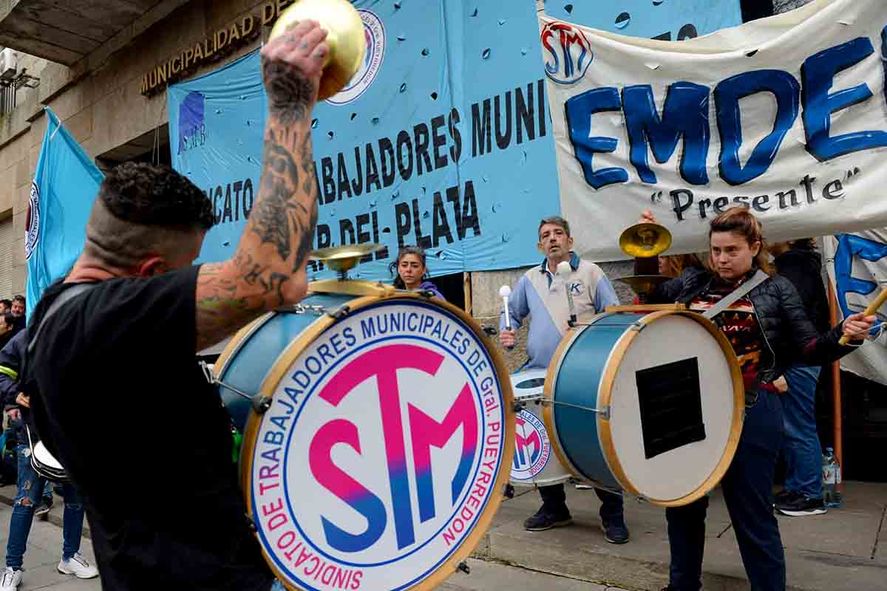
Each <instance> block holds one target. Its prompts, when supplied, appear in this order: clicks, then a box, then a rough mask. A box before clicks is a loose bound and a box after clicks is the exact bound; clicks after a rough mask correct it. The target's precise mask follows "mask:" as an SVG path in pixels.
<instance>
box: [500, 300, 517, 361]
mask: <svg viewBox="0 0 887 591" xmlns="http://www.w3.org/2000/svg"><path fill="white" fill-rule="evenodd" d="M499 297H500V298H502V308H504V310H505V330H511V310H509V309H508V298H510V297H511V288H510V287H508V286H507V285H503V286H502V287H500V288H499ZM506 349H508V350H509V351H510V350H512V349H514V347H506Z"/></svg>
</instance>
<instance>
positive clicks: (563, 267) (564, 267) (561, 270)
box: [557, 261, 576, 326]
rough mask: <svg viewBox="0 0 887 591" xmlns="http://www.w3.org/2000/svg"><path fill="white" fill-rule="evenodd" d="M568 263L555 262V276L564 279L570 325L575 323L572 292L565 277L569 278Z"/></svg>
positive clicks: (569, 269)
mask: <svg viewBox="0 0 887 591" xmlns="http://www.w3.org/2000/svg"><path fill="white" fill-rule="evenodd" d="M571 270H572V269H571V268H570V263H568V262H567V261H561V262H559V263H558V264H557V276H558V277H560V278H561V279H563V280H564V289H566V291H567V306H568V307H569V309H570V326H573V325H574V324H576V307H575V306H574V305H573V294H572V293H571V292H570V286H569V285H567V279H569V278H570V271H571Z"/></svg>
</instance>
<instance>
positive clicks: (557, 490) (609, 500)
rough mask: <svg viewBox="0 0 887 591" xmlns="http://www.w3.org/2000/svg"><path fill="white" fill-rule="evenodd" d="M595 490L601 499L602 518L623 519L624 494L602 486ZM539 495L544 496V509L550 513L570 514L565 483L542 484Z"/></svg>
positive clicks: (557, 514) (562, 515)
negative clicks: (604, 488)
mask: <svg viewBox="0 0 887 591" xmlns="http://www.w3.org/2000/svg"><path fill="white" fill-rule="evenodd" d="M594 492H595V493H597V498H599V499H600V500H601V511H600V513H601V520H603V521H609V520H611V519H614V518H619V519H622V495H620V494H616V493H612V492H610V491H606V490H602V489H600V488H596V489H594ZM539 496H540V497H542V509H543V510H544V511H545V512H546V513H548V514H549V515H553V516H555V517H565V516H567V515H569V514H570V510H569V509H568V508H567V493H566V491H565V490H564V485H563V484H555V485H552V486H540V487H539Z"/></svg>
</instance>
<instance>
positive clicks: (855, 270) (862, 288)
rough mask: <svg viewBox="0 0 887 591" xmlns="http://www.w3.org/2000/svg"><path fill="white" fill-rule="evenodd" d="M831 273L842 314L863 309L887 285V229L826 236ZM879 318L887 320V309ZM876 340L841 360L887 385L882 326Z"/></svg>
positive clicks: (875, 333)
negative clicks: (886, 312)
mask: <svg viewBox="0 0 887 591" xmlns="http://www.w3.org/2000/svg"><path fill="white" fill-rule="evenodd" d="M824 246H825V248H824V251H825V255H826V258H827V259H828V261H829V264H828V274H829V278H830V279H831V280H832V283H833V284H834V286H835V295H836V296H837V300H838V309H839V315H841V316H842V317H846V316H849V315H850V314H854V313H856V312H862V311H863V310H865V309H866V307H867V306H868V305H869V303H870V302H871V301H873V300H874V299H875V298H877V297H878V294H880V293H881V290H882V289H885V288H887V228H881V229H878V230H871V231H868V232H859V233H856V234H839V235H837V236H828V237H826V238H825V244H824ZM878 320H879V321H880V322H881V323H883V322H885V321H887V314H885V313H884V311H883V309H882V310H881V311H879V312H878ZM873 336H876V337H877V338H875V341H874V342H873V343H869V344H868V345H866V346H865V347H861V348H860V349H859V350H858V351H856V352H854V353H851V354H850V355H848V356H847V357H845V358H843V359H842V360H841V368H842V369H846V370H847V371H849V372H852V373H855V374H856V375H858V376H861V377H864V378H866V379H869V380H872V381H875V382H878V383H880V384H887V334H884V332H883V330H882V328H881V327H880V326H879V327H878V329H877V330H875V331H873Z"/></svg>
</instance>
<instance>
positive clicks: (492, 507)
mask: <svg viewBox="0 0 887 591" xmlns="http://www.w3.org/2000/svg"><path fill="white" fill-rule="evenodd" d="M394 299H401V300H420V301H422V302H425V303H433V304H434V305H437V306H440V307H442V308H444V309H445V310H447V311H448V312H450V313H452V314H453V315H454V316H456V317H457V318H459V320H461V321H462V322H463V324H465V326H467V327H468V328H470V329H471V331H472V332H473V333H474V335H475V337H476V338H477V340H478V341H480V342H482V343H486V344H487V345H489V346H488V347H487V354H488V355H489V356H490V359H491V360H492V362H493V368H492V369H493V371H494V372H495V374H496V377H497V378H498V379H499V384H500V386H501V390H502V394H503V400H502V408H503V411H504V415H505V428H504V429H503V431H502V437H504V438H505V440H504V442H503V443H504V445H503V450H502V454H503V461H501V462H500V466H499V473H498V474H497V475H496V479H495V481H494V483H493V487H492V488H493V492H492V493H491V496H490V499H489V501H488V502H487V508H486V511H485V512H484V513H483V515H481V516H480V518H479V519H478V520H477V522H476V524H475V526H474V531H473V532H472V533H471V534H470V535H469V536H468V537H466V538H465V540H464V541H463V542H462V543H461V544H460V545H459V548H458V549H457V550H456V551H455V552H454V553H453V554H451V555H450V557H449V558H448V559H447V560H446V561H445V562H443V563H441V564H440V565H439V566H438V567H437V568H436V569H435V570H434V571H432V572H431V573H429V575H428V576H427V577H426V578H425V579H424V580H423V581H422V582H420V583H419V584H417V585H413V586H411V587H408V588H406V590H407V591H427V590H431V589H434V588H435V587H437V586H438V585H439V584H440V583H442V582H443V581H444V580H445V579H446V578H447V577H449V576H450V575H452V574H453V573H454V572H456V570H457V569H458V566H459V564H460V563H461V562H463V561H464V560H465V559H467V558H468V557H469V556H470V555H471V553H472V551H473V550H474V548H475V547H476V546H477V545H478V544H479V543H480V542H481V540H482V539H483V536H484V535H486V533H487V531H488V530H489V528H490V525H491V524H492V521H493V518H494V517H495V515H496V513H497V512H498V510H499V506H500V505H501V504H502V501H503V499H504V498H505V494H504V492H505V487H506V485H507V484H508V482H509V479H510V476H511V458H512V457H514V429H515V418H514V417H515V412H514V393H513V392H512V387H511V379H510V374H509V372H508V368H507V366H506V364H505V360H504V359H503V358H502V354H501V353H500V352H499V350H498V348H496V347H495V346H492V345H490V342H489V337H487V336H486V335H485V334H484V332H483V330H482V329H481V327H480V325H479V324H478V323H477V322H476V321H475V320H474V318H472V317H471V316H470V315H469V314H467V313H466V312H465V311H464V310H462V309H461V308H458V307H456V306H454V305H453V304H450V303H449V302H446V301H443V300H440V299H434V300H433V301H432V300H431V299H430V298H428V297H427V296H424V295H422V294H417V293H412V292H405V291H398V292H393V293H391V294H386V295H383V296H381V297H379V296H362V297H357V298H355V299H353V300H349V301H348V303H347V306H348V308H349V309H350V311H351V312H354V311H356V310H360V309H361V308H365V307H368V306H371V305H373V304H376V303H379V302H380V301H385V300H394ZM337 321H338V320H337V319H336V318H334V317H333V316H330V315H329V314H324V315H322V316H320V317H318V319H317V320H315V321H314V322H312V323H311V324H310V325H309V326H308V327H307V328H305V330H303V331H302V333H301V334H299V336H298V337H297V338H296V339H295V340H294V341H292V342H291V343H290V344H289V345H287V347H286V348H285V349H284V350H283V352H282V353H281V354H280V355H279V356H278V357H277V359H276V360H275V361H274V364H273V365H272V366H271V368H270V369H269V370H268V372H267V373H266V374H265V378H264V379H263V380H262V385H261V386H260V387H259V392H258V394H260V395H264V396H269V397H270V396H271V395H272V394H273V393H274V392H275V391H276V390H277V386H278V385H279V384H280V382H281V380H283V379H284V377H285V376H286V375H287V370H288V369H289V367H290V365H292V363H293V362H295V360H296V358H297V357H298V356H299V355H300V354H301V353H302V352H303V351H304V350H305V349H306V348H307V347H308V346H309V345H310V344H311V343H313V342H314V341H315V340H317V338H318V337H320V335H321V334H323V333H324V332H325V331H326V330H327V329H328V328H330V327H331V326H333V325H334V324H335V323H336V322H337ZM248 328H249V326H247V327H245V328H244V329H242V330H247V329H248ZM238 334H239V333H238ZM232 341H233V339H232ZM229 345H230V344H229ZM260 424H261V417H260V416H259V415H258V414H257V413H256V411H255V410H254V409H251V410H250V412H249V416H248V417H247V420H246V428H245V429H244V431H243V446H242V448H241V452H240V484H241V488H242V489H243V495H244V497H246V498H245V505H246V511H247V515H248V517H249V519H250V521H252V522H253V523H255V519H254V518H255V515H254V513H253V508H252V503H251V502H249V490H250V475H251V474H252V469H253V454H254V452H255V445H256V438H257V435H258V432H257V431H258V429H259V426H260ZM495 491H501V492H500V494H496V492H495ZM254 535H255V536H256V539H257V540H258V536H259V533H258V531H256V532H255V534H254ZM259 546H260V547H261V551H262V556H263V557H265V558H266V560H265V562H266V563H267V564H268V566H269V568H270V569H271V571H272V572H273V573H274V575H275V576H276V577H277V578H278V580H280V582H281V583H282V584H283V585H284V587H286V588H287V589H289V590H290V591H300V588H299V587H292V586H290V584H289V582H288V581H287V577H286V576H284V574H283V573H282V572H281V571H280V570H279V569H278V568H277V564H276V563H275V562H274V560H269V559H267V556H266V554H265V546H264V545H263V544H262V543H261V540H259Z"/></svg>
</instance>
